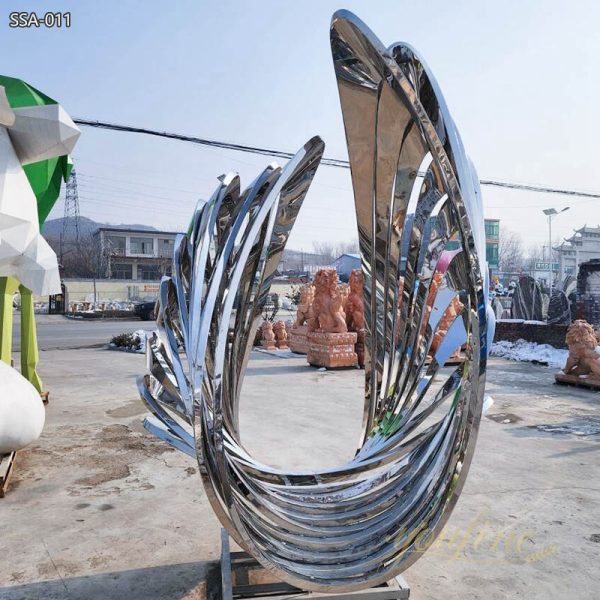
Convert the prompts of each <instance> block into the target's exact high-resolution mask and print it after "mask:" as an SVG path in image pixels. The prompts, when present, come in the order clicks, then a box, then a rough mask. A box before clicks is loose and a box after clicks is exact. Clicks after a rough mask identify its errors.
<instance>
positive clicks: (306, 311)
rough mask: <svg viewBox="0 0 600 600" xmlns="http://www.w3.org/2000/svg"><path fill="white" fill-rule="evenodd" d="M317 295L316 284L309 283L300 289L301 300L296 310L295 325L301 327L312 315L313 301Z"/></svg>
mask: <svg viewBox="0 0 600 600" xmlns="http://www.w3.org/2000/svg"><path fill="white" fill-rule="evenodd" d="M314 297H315V286H314V285H313V284H312V283H307V284H305V285H303V286H302V288H301V290H300V302H299V304H298V308H297V310H296V321H295V322H294V327H301V326H302V325H304V324H305V323H306V322H307V321H308V320H309V319H310V318H311V317H312V303H313V300H314Z"/></svg>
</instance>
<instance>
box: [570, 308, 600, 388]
mask: <svg viewBox="0 0 600 600" xmlns="http://www.w3.org/2000/svg"><path fill="white" fill-rule="evenodd" d="M565 341H566V342H567V346H568V347H569V357H568V358H567V364H566V365H565V367H564V369H563V373H564V374H565V375H572V376H575V377H581V376H589V378H590V379H593V380H594V381H598V382H600V354H598V353H597V352H596V344H597V339H596V334H595V332H594V328H593V327H592V326H591V325H590V324H589V323H588V322H587V321H584V320H582V319H578V320H576V321H573V323H572V324H571V326H570V327H569V329H568V331H567V336H566V340H565Z"/></svg>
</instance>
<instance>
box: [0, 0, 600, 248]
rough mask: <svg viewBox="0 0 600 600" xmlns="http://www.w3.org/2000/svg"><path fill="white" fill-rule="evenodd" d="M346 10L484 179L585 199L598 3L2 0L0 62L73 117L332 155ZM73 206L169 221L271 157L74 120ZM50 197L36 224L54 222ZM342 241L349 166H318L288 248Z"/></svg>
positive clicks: (512, 217) (597, 123)
mask: <svg viewBox="0 0 600 600" xmlns="http://www.w3.org/2000/svg"><path fill="white" fill-rule="evenodd" d="M339 8H346V9H348V10H351V11H353V12H355V13H356V14H357V15H358V16H359V17H360V18H361V19H362V20H363V21H365V22H366V23H367V25H369V27H370V28H371V29H372V30H373V31H374V32H375V33H376V35H377V36H378V37H379V38H380V39H381V40H382V41H383V42H384V44H386V45H389V44H391V43H393V42H396V41H400V40H401V41H406V42H409V43H410V44H411V45H413V46H414V47H415V48H416V49H417V50H418V51H419V52H420V54H421V56H422V57H423V58H424V59H425V60H426V61H427V63H428V64H429V66H430V68H431V69H432V71H433V73H434V74H435V76H436V78H437V80H438V83H439V84H440V86H441V89H442V91H443V93H444V95H445V98H446V101H447V104H448V106H449V109H450V111H451V113H452V116H453V118H454V120H455V122H456V124H457V126H458V128H459V131H460V133H461V136H462V138H463V142H464V145H465V148H466V150H467V153H468V154H469V155H470V156H471V158H472V160H473V162H474V163H475V165H476V167H477V170H478V172H479V176H480V177H481V178H482V179H499V180H505V181H512V182H518V183H532V184H543V185H546V186H551V187H560V188H570V189H577V190H583V191H591V192H600V174H599V173H600V169H599V166H598V165H599V162H600V161H599V158H600V157H599V156H598V154H599V152H598V140H599V139H600V120H599V119H598V116H597V110H598V109H597V106H598V98H599V97H600V36H599V35H598V33H597V27H598V22H600V4H599V3H597V2H594V1H573V2H568V3H567V2H564V1H562V0H561V1H555V0H547V1H542V0H538V1H535V2H534V1H525V0H520V1H516V0H504V1H503V2H482V1H481V0H471V1H466V0H465V1H461V0H456V1H453V2H448V1H447V0H444V1H438V0H434V1H430V2H406V1H399V0H395V1H387V0H378V1H377V2H375V1H347V2H345V3H340V2H330V1H329V0H304V1H302V0H296V1H295V2H289V1H283V0H279V1H274V0H255V1H250V0H247V1H243V0H219V1H212V2H204V1H201V0H177V2H167V1H165V0H163V1H158V0H102V1H101V2H99V1H97V0H72V1H66V0H52V1H50V0H44V1H41V0H37V1H34V0H4V1H3V2H2V4H1V5H0V56H1V57H2V59H3V60H2V61H1V63H0V64H1V65H2V67H1V69H2V70H1V71H0V72H1V73H2V74H4V75H9V76H13V77H19V78H21V79H24V80H25V81H27V82H28V83H30V84H31V85H33V86H34V87H37V88H38V89H40V90H41V91H43V92H44V93H46V94H48V95H49V96H51V97H53V98H54V99H56V100H58V101H59V102H60V103H61V104H62V105H63V106H64V107H65V109H66V110H67V111H68V112H69V114H70V115H71V116H72V117H74V118H86V119H94V120H101V121H109V122H115V123H120V124H127V125H134V126H140V127H147V128H153V129H159V130H166V131H171V132H177V133H184V134H191V135H196V136H199V137H204V138H210V139H216V140H224V141H228V142H235V143H239V144H248V145H252V146H264V147H270V148H277V149H281V150H284V151H290V152H294V151H296V150H297V149H298V148H300V147H301V146H302V145H303V144H304V142H305V141H306V140H308V139H309V138H310V137H312V136H313V135H315V134H318V135H320V136H321V137H322V138H323V139H324V141H325V143H326V150H325V155H326V156H329V157H334V158H341V159H346V158H347V151H346V145H345V138H344V131H343V123H342V116H341V112H340V107H339V98H338V92H337V86H336V82H335V77H334V73H333V67H332V61H331V52H330V46H329V23H330V19H331V15H332V14H333V12H334V11H335V10H337V9H339ZM13 10H19V11H24V10H27V11H36V12H37V13H38V14H42V15H43V14H44V13H45V12H46V11H48V10H52V11H53V12H56V11H62V12H64V11H70V12H71V27H70V28H68V29H67V28H62V29H47V30H46V29H44V28H40V29H36V28H31V29H11V28H9V26H8V23H9V16H8V15H9V13H10V12H11V11H13ZM73 159H74V161H75V165H76V169H77V173H78V180H79V197H80V211H81V214H82V215H83V216H86V217H90V218H93V219H95V220H97V221H102V222H108V223H113V224H118V223H143V224H147V225H153V226H155V227H157V228H159V229H165V230H183V229H184V228H185V227H186V225H187V223H188V222H189V219H190V216H191V214H192V210H193V207H194V205H195V203H196V201H197V199H198V198H207V197H209V196H210V194H211V193H212V191H213V189H214V188H215V186H216V184H217V179H216V178H217V177H218V176H219V175H220V174H222V173H225V172H228V171H232V170H233V171H237V172H239V173H240V176H241V178H242V185H244V183H250V182H251V181H252V179H253V178H254V177H255V176H256V175H257V174H258V172H259V171H261V170H262V169H263V168H264V167H265V166H266V165H267V164H268V163H269V162H271V159H269V158H268V157H265V156H255V155H250V154H243V153H238V152H234V151H228V150H220V149H211V148H206V147H201V146H197V145H192V144H189V143H184V142H179V141H172V140H165V139H159V138H151V137H148V136H141V135H133V134H127V133H117V132H109V131H103V130H94V129H90V128H82V135H81V138H80V141H79V143H78V145H77V147H76V148H75V151H74V153H73ZM483 195H484V213H485V216H486V217H489V218H498V219H500V220H501V230H510V231H512V232H515V233H517V234H519V235H520V236H521V238H522V240H523V244H524V247H525V248H529V247H530V246H534V245H538V246H539V245H541V244H544V243H547V239H548V226H547V221H546V220H545V217H544V215H543V214H542V209H543V208H549V207H554V208H557V209H561V208H563V207H565V206H570V207H571V208H570V209H569V210H568V211H567V212H565V213H564V214H561V215H560V216H558V217H556V219H555V220H554V222H553V238H554V240H558V239H561V238H563V237H568V236H570V235H571V234H572V232H573V229H574V228H579V227H581V226H583V225H584V224H588V225H594V226H595V225H597V224H598V223H600V200H589V199H574V198H570V197H565V196H555V195H548V194H533V193H526V192H519V191H515V190H501V189H496V188H490V187H484V188H483ZM63 208H64V207H63V203H62V201H61V202H59V203H58V204H57V205H56V207H55V208H54V210H53V212H52V214H51V215H50V218H55V217H60V216H62V213H63ZM355 236H356V226H355V219H354V209H353V199H352V187H351V182H350V174H349V171H348V170H344V169H337V168H331V167H323V166H322V167H321V168H320V170H319V172H318V173H317V176H316V178H315V181H314V184H313V187H312V188H311V190H310V192H309V194H308V196H307V198H306V200H305V203H304V206H303V208H302V210H301V213H300V216H299V217H298V220H297V223H296V226H295V228H294V231H293V233H292V235H291V238H290V240H289V242H288V247H290V248H295V249H304V250H311V249H312V247H313V242H332V243H341V242H349V241H352V240H353V239H354V238H355Z"/></svg>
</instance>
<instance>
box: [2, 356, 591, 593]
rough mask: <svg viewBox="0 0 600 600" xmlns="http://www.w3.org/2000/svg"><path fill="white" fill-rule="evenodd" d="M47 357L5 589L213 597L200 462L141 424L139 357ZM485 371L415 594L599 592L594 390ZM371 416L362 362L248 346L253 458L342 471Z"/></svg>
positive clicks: (518, 366)
mask: <svg viewBox="0 0 600 600" xmlns="http://www.w3.org/2000/svg"><path fill="white" fill-rule="evenodd" d="M17 358H18V357H17ZM41 365H42V367H41V373H42V376H43V379H44V383H45V386H46V387H47V389H49V390H50V404H49V405H48V407H47V421H46V428H45V430H44V433H43V435H42V437H41V438H40V440H39V441H38V442H37V443H35V444H34V445H32V446H31V447H30V448H28V449H27V450H24V451H22V452H20V453H19V455H18V460H17V464H16V468H15V475H14V478H13V483H12V486H11V488H10V490H9V493H8V495H7V496H6V498H4V499H1V500H0V518H1V522H2V535H1V536H0V556H2V560H1V561H0V599H2V600H9V599H10V600H17V599H18V600H25V599H30V598H31V599H34V598H35V599H38V598H39V599H43V600H53V599H63V598H68V599H86V600H96V599H98V600H100V598H102V599H103V600H106V599H112V598H115V599H116V598H127V599H132V600H142V599H144V600H155V599H156V600H158V599H166V600H175V599H177V600H183V599H188V600H190V599H200V598H204V597H205V592H206V579H207V577H210V576H211V573H214V565H215V562H214V561H216V559H218V556H219V552H220V546H219V544H220V541H219V540H220V527H219V524H218V522H217V519H216V517H215V516H214V515H213V512H212V510H211V508H210V506H209V505H208V502H207V500H206V498H205V495H204V492H203V490H202V484H201V481H200V477H199V475H198V472H197V465H196V464H195V461H194V460H193V459H191V458H189V457H186V456H184V455H182V454H180V453H178V452H176V451H173V450H171V449H170V448H169V447H168V446H166V445H165V444H163V443H162V442H160V441H158V440H155V439H154V438H152V437H151V436H150V435H149V434H147V433H146V432H145V430H144V429H143V428H142V420H143V417H144V415H145V414H146V411H145V408H144V407H143V405H142V403H141V401H140V400H139V399H138V397H137V393H136V387H135V378H136V376H137V375H139V374H142V373H143V372H144V369H145V360H144V357H143V356H140V355H134V354H121V353H116V352H108V351H105V350H103V349H86V350H51V351H46V352H42V355H41ZM488 373H489V374H488V388H487V389H488V392H489V393H490V394H491V395H492V397H493V398H494V405H493V406H492V408H491V409H490V410H489V411H488V413H487V415H486V416H485V417H484V418H483V420H482V425H481V430H480V436H479V440H478V446H477V450H476V454H475V458H474V460H473V465H472V467H471V471H470V473H469V478H468V480H467V484H466V486H465V489H464V491H463V493H462V495H461V498H460V500H459V502H458V504H457V506H456V509H455V511H454V512H453V514H452V516H451V518H450V520H449V522H448V524H447V526H446V528H445V530H444V532H443V535H442V536H441V537H440V538H438V540H437V541H436V542H435V544H434V545H433V546H432V547H431V548H430V549H429V550H428V551H427V552H426V553H425V554H424V556H423V557H422V558H421V559H420V560H419V561H418V562H417V563H416V564H415V565H414V566H413V567H411V568H410V569H408V570H407V571H406V572H405V573H404V577H405V579H406V580H407V581H408V583H409V584H410V587H411V590H412V594H411V598H414V599H416V600H425V599H427V600H437V599H439V600H442V599H443V600H459V599H460V600H469V599H485V600H496V599H498V600H500V599H502V600H504V599H507V598H510V599H512V598H528V599H547V598H552V599H554V598H556V599H561V600H562V599H566V598H573V599H577V600H587V599H589V600H597V599H598V598H600V569H598V562H599V554H600V522H599V519H600V483H599V481H598V477H599V474H600V461H599V460H598V456H599V455H598V452H599V451H600V394H598V393H594V392H589V391H586V390H580V389H573V388H567V387H559V386H555V385H553V383H552V382H553V378H552V375H553V372H552V370H551V369H549V368H545V367H541V366H536V365H531V364H524V363H510V362H508V361H504V360H502V359H493V360H492V361H491V364H490V369H489V371H488ZM265 415H267V417H265ZM361 417H362V372H361V371H355V370H350V371H336V372H331V371H328V372H319V371H316V370H315V369H312V368H310V367H308V366H306V365H305V363H304V362H303V359H281V358H273V357H270V356H266V355H265V354H263V353H258V352H255V353H254V354H253V358H252V360H251V361H250V365H249V371H248V374H247V377H246V380H245V384H244V391H243V398H242V415H241V430H242V436H243V439H244V441H245V443H246V444H247V446H248V448H249V449H250V450H251V452H252V453H253V454H254V455H255V456H257V457H258V458H262V459H263V460H266V461H267V462H270V463H277V464H279V465H280V466H283V465H285V466H290V467H298V466H302V467H304V468H307V467H317V466H323V465H325V464H335V463H339V462H340V461H342V460H344V459H347V458H348V456H349V455H350V454H351V453H352V451H353V449H354V445H355V443H356V441H357V439H358V434H359V429H360V421H361ZM275 449H276V450H275ZM274 457H276V460H275V458H274Z"/></svg>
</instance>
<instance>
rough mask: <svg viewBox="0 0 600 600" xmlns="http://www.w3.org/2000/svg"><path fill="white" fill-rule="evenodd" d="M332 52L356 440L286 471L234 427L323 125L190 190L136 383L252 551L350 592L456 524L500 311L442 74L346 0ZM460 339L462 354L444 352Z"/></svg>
mask: <svg viewBox="0 0 600 600" xmlns="http://www.w3.org/2000/svg"><path fill="white" fill-rule="evenodd" d="M331 48H332V55H333V63H334V68H335V74H336V78H337V83H338V89H339V94H340V102H341V107H342V113H343V117H344V127H345V131H346V139H347V144H348V154H349V159H350V165H351V175H352V184H353V190H354V200H355V210H356V219H357V226H358V237H359V246H360V252H361V264H362V270H363V275H364V306H365V321H366V332H365V357H366V366H365V405H364V420H363V434H362V438H361V441H360V444H359V448H358V450H357V452H356V453H355V455H354V456H353V458H352V459H350V460H349V461H348V462H347V463H346V464H342V465H340V466H338V467H333V468H328V469H322V470H318V471H314V472H313V471H306V472H293V471H288V470H285V469H277V468H273V467H270V466H268V465H265V464H262V463H260V462H259V461H257V460H255V459H254V458H253V457H252V456H251V455H250V454H249V453H248V452H247V451H246V449H245V448H244V446H243V443H242V440H241V433H240V431H239V420H238V403H239V397H240V390H241V386H242V382H243V376H244V372H245V369H246V365H247V361H248V358H249V355H250V351H251V349H252V344H253V340H254V334H255V332H256V328H257V326H258V323H259V321H260V319H261V313H262V309H263V307H264V304H265V302H266V298H267V294H268V291H269V288H270V285H271V282H272V279H273V277H274V274H275V271H276V268H277V265H278V263H279V260H280V258H281V254H282V252H283V249H284V247H285V244H286V242H287V239H288V237H289V234H290V231H291V228H292V226H293V224H294V222H295V219H296V217H297V215H298V211H299V209H300V207H301V205H302V202H303V200H304V198H305V196H306V193H307V191H308V189H309V186H310V184H311V182H312V179H313V177H314V175H315V172H316V169H317V167H318V165H319V162H320V159H321V157H322V155H323V150H324V145H323V142H322V141H321V140H320V139H319V138H313V139H312V140H310V141H309V142H307V143H306V144H305V146H304V147H303V148H302V149H300V151H299V152H298V153H297V154H296V155H295V156H294V157H293V158H292V159H291V160H290V162H289V163H288V164H287V165H285V166H284V167H283V168H281V167H279V166H277V165H275V164H272V165H269V166H268V167H267V168H266V169H265V170H264V171H263V172H262V173H261V174H259V176H258V177H257V178H256V179H255V180H254V181H253V182H252V183H251V184H250V185H249V186H248V188H246V189H245V190H244V191H242V190H241V186H240V180H239V177H238V176H237V175H236V174H233V173H230V174H228V175H225V176H222V177H221V178H220V183H219V186H218V187H217V189H216V190H215V192H214V194H213V195H212V197H211V198H210V199H209V200H208V201H207V202H200V203H199V204H198V207H197V208H196V211H195V213H194V216H193V218H192V223H191V224H190V228H189V230H188V234H187V235H185V236H182V237H181V238H178V240H177V244H176V248H175V252H174V263H173V276H172V277H169V278H165V279H164V281H163V282H162V283H161V293H160V298H159V307H158V325H159V335H158V337H157V338H153V340H152V343H149V344H148V352H149V368H150V370H151V375H149V376H146V378H145V379H143V380H142V382H141V385H140V393H141V395H142V396H143V397H144V399H145V401H146V403H147V404H148V405H149V407H150V409H151V411H152V412H153V413H154V414H155V415H156V417H157V418H158V419H159V420H160V422H159V423H151V424H150V426H149V429H152V430H153V431H155V432H156V433H157V435H159V437H162V438H163V439H166V440H167V441H170V443H174V444H175V445H179V446H180V447H181V449H183V450H184V451H189V447H190V445H194V446H195V452H196V456H197V458H198V463H199V466H200V472H201V475H202V479H203V483H204V489H205V491H206V493H207V496H208V498H209V501H210V502H211V505H212V507H213V509H214V511H215V513H216V515H217V516H218V518H219V520H220V521H221V523H222V524H223V526H224V527H225V528H226V529H227V530H228V531H229V533H230V535H231V536H232V537H233V538H234V539H235V541H236V542H237V543H238V544H239V545H240V546H242V547H243V548H244V549H245V550H246V551H248V552H249V553H250V554H252V555H253V556H254V557H255V558H256V559H257V560H258V561H260V563H261V564H262V565H263V566H264V567H265V568H267V569H268V570H270V571H271V572H272V573H273V574H274V575H275V576H277V577H278V578H280V579H283V580H285V581H287V582H288V583H290V584H292V585H295V586H297V587H299V588H302V589H306V590H312V591H320V592H327V591H334V592H349V591H354V590H359V589H362V588H366V587H370V586H374V585H378V584H380V583H383V582H384V581H386V580H388V579H390V578H391V577H393V576H394V575H396V574H398V573H400V572H402V571H403V570H405V569H406V568H407V567H408V566H410V565H411V564H412V563H413V562H414V561H415V560H417V559H418V557H419V556H420V555H421V554H422V552H421V551H420V550H419V548H421V547H423V546H424V545H427V544H424V543H423V538H427V539H428V540H433V539H434V538H435V537H436V536H437V535H438V533H439V532H440V530H441V528H442V527H443V526H444V524H445V522H446V521H447V519H448V517H449V515H450V513H451V510H452V508H453V506H454V504H455V503H456V500H457V499H458V496H459V493H460V490H461V488H462V486H463V484H464V481H465V478H466V475H467V472H468V467H469V464H470V461H471V457H472V454H473V450H474V445H475V440H476V437H477V431H478V427H479V420H480V416H481V409H482V402H483V391H484V384H485V368H486V360H487V349H488V341H487V340H488V337H489V335H490V329H491V328H493V324H492V323H490V322H488V310H487V286H486V281H485V278H486V273H485V272H486V265H485V262H484V256H485V254H484V253H485V236H484V232H483V218H482V207H481V199H480V193H479V188H478V184H477V177H476V174H475V172H474V169H473V167H472V165H471V164H470V162H469V160H468V159H467V157H466V155H465V153H464V149H463V146H462V142H461V140H460V136H459V134H458V131H457V130H456V127H455V125H454V122H453V121H452V118H451V116H450V113H449V111H448V109H447V107H446V104H445V102H444V99H443V96H442V94H441V91H440V90H439V87H438V86H437V83H436V82H435V80H434V78H433V76H432V74H431V72H430V70H429V69H428V67H427V66H426V65H425V63H424V62H423V60H422V59H421V58H420V57H419V56H418V54H417V53H416V52H415V50H414V49H413V48H411V47H410V46H409V45H407V44H404V43H396V44H394V45H392V46H390V47H389V49H388V48H385V46H383V44H382V43H381V42H380V41H379V40H378V39H377V38H376V37H375V36H374V35H373V33H372V32H371V31H370V30H369V29H368V28H367V27H366V25H364V23H362V22H361V21H360V20H359V19H358V18H356V17H355V16H354V15H352V14H351V13H349V12H347V11H339V12H337V13H336V14H335V15H334V17H333V20H332V24H331ZM419 173H421V175H419ZM456 298H457V299H459V300H460V305H459V308H458V309H456V308H455V307H456V303H454V304H453V300H454V299H456ZM452 307H454V308H452ZM440 338H441V341H440ZM434 339H435V340H437V341H436V343H435V346H434ZM461 347H462V348H463V352H464V360H463V361H462V362H461V363H460V364H459V365H458V366H455V367H452V368H447V367H444V364H445V363H446V361H447V359H448V358H449V357H450V355H451V354H453V353H454V352H455V351H456V350H457V349H460V348H461ZM432 348H435V351H434V350H432ZM180 351H183V352H184V354H185V359H186V360H182V359H181V357H180V354H179V353H180ZM179 418H181V421H182V422H181V423H179V421H178V419H179ZM188 424H191V425H192V427H193V439H192V438H191V437H190V436H189V434H188V433H187V429H186V427H188ZM419 542H421V543H420V544H419Z"/></svg>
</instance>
